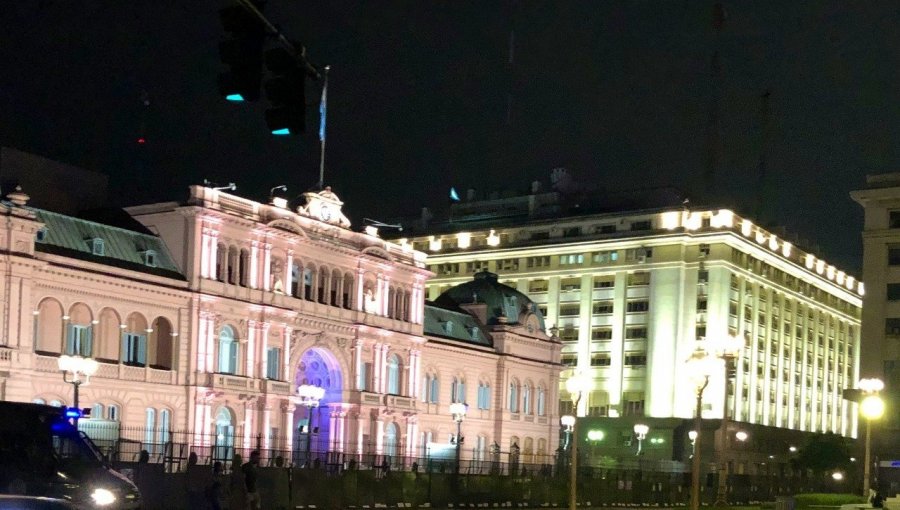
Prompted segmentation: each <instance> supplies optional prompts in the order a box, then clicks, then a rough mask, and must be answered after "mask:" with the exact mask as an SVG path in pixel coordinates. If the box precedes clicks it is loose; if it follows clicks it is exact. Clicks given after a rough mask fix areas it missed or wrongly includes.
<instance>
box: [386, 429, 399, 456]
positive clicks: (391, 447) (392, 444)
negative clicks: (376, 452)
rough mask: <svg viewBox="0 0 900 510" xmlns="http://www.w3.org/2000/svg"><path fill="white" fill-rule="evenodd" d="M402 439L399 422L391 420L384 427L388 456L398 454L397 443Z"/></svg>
mask: <svg viewBox="0 0 900 510" xmlns="http://www.w3.org/2000/svg"><path fill="white" fill-rule="evenodd" d="M399 441H400V433H399V431H398V427H397V424H396V423H394V422H390V423H388V424H387V427H385V428H384V454H385V455H387V456H388V457H396V456H397V444H398V443H399Z"/></svg>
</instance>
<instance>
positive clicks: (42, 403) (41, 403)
mask: <svg viewBox="0 0 900 510" xmlns="http://www.w3.org/2000/svg"><path fill="white" fill-rule="evenodd" d="M31 403H32V404H40V405H46V404H47V402H46V401H44V399H42V398H36V399H34V400H32V401H31Z"/></svg>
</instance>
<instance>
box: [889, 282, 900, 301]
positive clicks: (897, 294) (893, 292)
mask: <svg viewBox="0 0 900 510" xmlns="http://www.w3.org/2000/svg"><path fill="white" fill-rule="evenodd" d="M887 298H888V301H898V300H900V283H889V284H887Z"/></svg>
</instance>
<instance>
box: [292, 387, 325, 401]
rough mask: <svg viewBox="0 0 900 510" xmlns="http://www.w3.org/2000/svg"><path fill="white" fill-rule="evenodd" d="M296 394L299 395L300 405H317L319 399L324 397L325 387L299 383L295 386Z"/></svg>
mask: <svg viewBox="0 0 900 510" xmlns="http://www.w3.org/2000/svg"><path fill="white" fill-rule="evenodd" d="M297 396H298V397H300V405H302V406H306V407H319V401H320V400H322V398H324V397H325V388H320V387H318V386H313V385H312V384H301V385H300V386H298V387H297Z"/></svg>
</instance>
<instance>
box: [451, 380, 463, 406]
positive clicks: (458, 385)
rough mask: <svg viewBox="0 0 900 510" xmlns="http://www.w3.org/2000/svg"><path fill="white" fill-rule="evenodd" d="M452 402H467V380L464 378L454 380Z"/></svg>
mask: <svg viewBox="0 0 900 510" xmlns="http://www.w3.org/2000/svg"><path fill="white" fill-rule="evenodd" d="M450 401H451V402H462V403H465V402H466V380H465V379H463V378H459V379H457V378H456V377H454V378H453V382H452V383H451V384H450Z"/></svg>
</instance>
